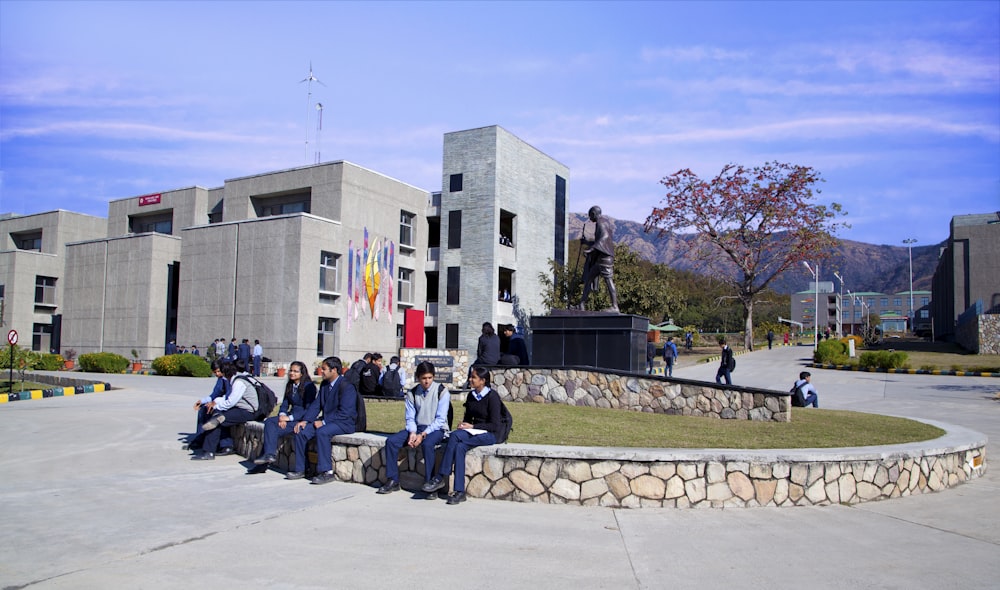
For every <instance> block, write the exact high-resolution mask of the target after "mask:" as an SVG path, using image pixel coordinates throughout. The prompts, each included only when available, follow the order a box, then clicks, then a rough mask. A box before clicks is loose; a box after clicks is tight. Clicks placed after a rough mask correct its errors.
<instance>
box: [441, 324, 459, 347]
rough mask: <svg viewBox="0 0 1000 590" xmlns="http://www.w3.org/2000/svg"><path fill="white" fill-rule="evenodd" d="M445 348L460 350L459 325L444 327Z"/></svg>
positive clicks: (446, 325)
mask: <svg viewBox="0 0 1000 590" xmlns="http://www.w3.org/2000/svg"><path fill="white" fill-rule="evenodd" d="M444 347H445V348H458V324H445V325H444Z"/></svg>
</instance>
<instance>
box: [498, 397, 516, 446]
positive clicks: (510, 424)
mask: <svg viewBox="0 0 1000 590" xmlns="http://www.w3.org/2000/svg"><path fill="white" fill-rule="evenodd" d="M493 393H494V394H496V395H497V396H498V397H499V396H500V394H499V393H496V392H495V391H494V392H493ZM512 430H514V416H512V415H511V414H510V410H508V409H507V404H505V403H503V400H500V432H498V433H497V437H496V438H497V443H498V444H502V443H505V442H507V438H508V437H509V436H510V433H511V431H512Z"/></svg>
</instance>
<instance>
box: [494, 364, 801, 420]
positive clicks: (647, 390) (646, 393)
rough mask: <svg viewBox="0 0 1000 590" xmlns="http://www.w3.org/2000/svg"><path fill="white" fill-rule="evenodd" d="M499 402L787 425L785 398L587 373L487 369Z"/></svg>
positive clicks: (787, 401)
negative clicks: (551, 404)
mask: <svg viewBox="0 0 1000 590" xmlns="http://www.w3.org/2000/svg"><path fill="white" fill-rule="evenodd" d="M490 371H491V373H490V378H491V379H492V381H493V386H494V388H495V389H496V390H497V391H498V392H499V393H500V397H502V398H503V399H505V400H514V401H525V402H539V403H555V404H568V405H575V406H590V407H597V408H618V409H623V410H632V411H636V412H655V413H659V414H679V415H684V416H705V417H708V418H721V419H723V420H761V421H773V422H789V421H791V412H790V411H789V408H790V403H791V402H790V398H789V395H788V392H779V391H770V390H766V389H756V388H752V387H740V386H735V385H716V384H715V383H706V382H704V381H689V380H686V379H674V378H668V377H658V376H656V375H636V374H635V373H627V372H619V371H609V370H608V369H601V370H599V371H598V370H593V369H588V368H567V369H544V368H533V367H510V368H502V367H490Z"/></svg>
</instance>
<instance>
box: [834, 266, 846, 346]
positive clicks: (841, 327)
mask: <svg viewBox="0 0 1000 590" xmlns="http://www.w3.org/2000/svg"><path fill="white" fill-rule="evenodd" d="M833 276H835V277H837V280H838V281H840V305H839V306H838V307H839V309H840V321H839V322H837V337H838V338H843V337H844V277H842V276H840V273H839V272H837V271H833Z"/></svg>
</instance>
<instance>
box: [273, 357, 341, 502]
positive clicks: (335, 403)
mask: <svg viewBox="0 0 1000 590" xmlns="http://www.w3.org/2000/svg"><path fill="white" fill-rule="evenodd" d="M343 370H344V366H343V364H342V363H341V362H340V359H339V358H337V357H335V356H331V357H327V358H325V359H323V364H321V365H320V366H319V374H320V375H321V376H322V377H323V383H322V384H321V385H320V388H319V395H317V396H316V399H315V400H313V403H312V404H310V405H309V407H308V408H307V409H306V411H305V414H304V415H303V416H302V419H301V420H300V421H299V422H296V423H295V426H294V428H293V431H294V432H295V468H296V469H302V470H303V471H289V472H288V475H286V476H285V478H286V479H300V478H302V477H305V471H304V470H305V466H306V445H307V444H308V443H309V440H310V439H312V438H315V439H316V471H317V472H318V475H317V476H316V477H314V478H312V483H314V484H325V483H330V482H331V481H334V480H336V479H337V476H336V475H334V473H333V454H332V448H331V446H330V440H331V439H332V438H333V437H334V436H336V435H338V434H352V433H354V429H355V424H356V423H357V419H358V391H357V390H356V389H354V386H353V385H351V384H350V382H348V381H347V379H341V378H340V374H341V372H343Z"/></svg>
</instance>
